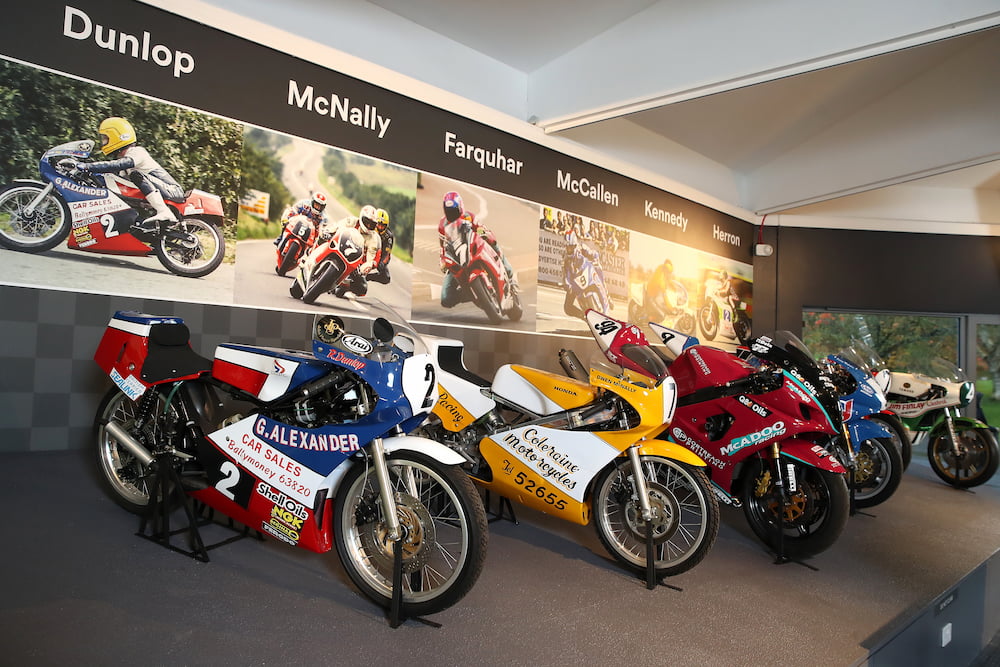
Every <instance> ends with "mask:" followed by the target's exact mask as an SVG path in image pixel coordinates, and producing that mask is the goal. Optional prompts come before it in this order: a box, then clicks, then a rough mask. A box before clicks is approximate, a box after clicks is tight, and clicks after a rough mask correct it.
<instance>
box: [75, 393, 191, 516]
mask: <svg viewBox="0 0 1000 667" xmlns="http://www.w3.org/2000/svg"><path fill="white" fill-rule="evenodd" d="M163 406H164V399H163V397H162V396H160V397H159V400H158V401H157V404H156V408H155V409H154V414H158V413H161V412H162V411H163ZM171 410H172V408H171ZM138 411H139V404H138V403H137V402H135V401H133V400H132V399H130V398H129V397H127V396H126V395H125V394H123V393H122V392H121V391H119V390H118V389H117V388H113V389H111V390H110V391H109V392H108V393H107V394H106V395H105V396H104V399H103V400H102V401H101V404H100V406H99V407H98V408H97V415H96V417H95V419H94V436H95V437H94V440H95V443H94V444H95V445H96V447H95V449H94V453H95V454H96V461H97V468H98V471H99V472H100V475H99V478H100V480H101V485H102V487H103V488H104V490H105V491H106V492H107V494H108V495H109V496H110V497H111V499H112V500H114V501H115V502H116V503H118V505H120V506H121V507H123V508H125V509H126V510H128V511H129V512H132V513H133V514H142V513H143V512H144V511H145V509H146V506H147V505H148V504H149V486H150V483H151V479H150V475H151V470H150V468H149V466H146V465H144V464H143V463H142V462H141V461H140V460H139V459H137V458H136V457H135V455H133V454H132V452H130V451H129V450H128V449H126V448H125V446H124V445H122V444H121V443H119V442H118V440H116V439H115V438H113V437H112V436H111V434H110V433H108V431H107V424H108V422H114V423H115V424H116V425H118V426H119V427H121V428H122V429H123V430H125V431H126V432H129V431H131V430H132V428H133V426H134V424H135V419H136V415H137V414H138ZM172 414H173V415H176V413H174V412H172ZM158 435H159V433H158V428H155V427H154V429H153V432H152V436H153V437H154V438H155V437H157V436H158Z"/></svg>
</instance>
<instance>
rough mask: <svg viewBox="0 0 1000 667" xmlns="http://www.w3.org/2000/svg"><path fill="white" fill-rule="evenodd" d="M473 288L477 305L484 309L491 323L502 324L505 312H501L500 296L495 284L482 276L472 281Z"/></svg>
mask: <svg viewBox="0 0 1000 667" xmlns="http://www.w3.org/2000/svg"><path fill="white" fill-rule="evenodd" d="M471 287H472V294H473V299H474V300H475V302H476V305H477V306H479V307H480V308H482V309H483V312H484V313H486V317H487V319H489V321H490V323H492V324H500V321H501V320H502V319H503V311H501V310H500V295H499V294H497V290H496V287H494V286H493V283H492V282H491V281H490V280H489V279H487V278H486V276H480V277H479V278H478V279H476V280H473V281H472V285H471Z"/></svg>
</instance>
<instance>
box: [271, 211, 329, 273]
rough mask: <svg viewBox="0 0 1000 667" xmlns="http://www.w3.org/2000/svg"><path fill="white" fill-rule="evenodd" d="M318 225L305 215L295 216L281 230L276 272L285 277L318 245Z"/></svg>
mask: <svg viewBox="0 0 1000 667" xmlns="http://www.w3.org/2000/svg"><path fill="white" fill-rule="evenodd" d="M318 235H319V232H318V231H316V225H314V224H313V223H312V220H310V219H309V218H307V217H306V216H304V215H296V216H293V217H292V218H291V219H289V220H288V222H286V223H285V227H284V229H282V230H281V237H280V238H279V239H278V244H277V255H278V257H277V260H276V261H275V265H274V272H275V273H277V274H278V275H279V276H283V275H285V274H286V273H288V272H289V271H291V270H292V267H294V266H295V265H296V264H298V263H299V260H300V259H302V258H303V257H305V255H306V253H308V252H309V251H310V250H312V247H313V246H314V245H316V237H317V236H318Z"/></svg>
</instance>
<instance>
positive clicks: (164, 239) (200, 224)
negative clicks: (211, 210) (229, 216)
mask: <svg viewBox="0 0 1000 667" xmlns="http://www.w3.org/2000/svg"><path fill="white" fill-rule="evenodd" d="M153 249H154V250H155V251H156V257H157V259H159V260H160V263H161V264H163V266H165V267H166V268H167V270H168V271H170V272H171V273H176V274H177V275H179V276H184V277H186V278H201V277H202V276H207V275H208V274H210V273H211V272H212V271H215V270H216V269H217V268H219V265H220V264H222V259H223V257H225V254H226V241H225V239H223V238H222V230H221V229H219V225H217V224H215V223H214V222H209V221H207V220H202V219H200V218H184V219H183V220H181V221H180V222H175V223H169V224H166V225H163V227H162V233H161V235H160V237H159V238H157V239H156V243H155V244H154V245H153Z"/></svg>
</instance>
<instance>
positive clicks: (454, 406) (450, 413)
mask: <svg viewBox="0 0 1000 667" xmlns="http://www.w3.org/2000/svg"><path fill="white" fill-rule="evenodd" d="M431 412H433V413H434V414H435V415H437V416H438V418H440V419H441V425H442V426H444V427H445V428H446V429H447V430H449V431H455V432H457V431H461V430H462V429H463V428H465V427H466V426H468V425H469V424H471V423H472V422H474V421H476V418H475V417H473V416H472V415H471V414H470V413H469V411H468V410H466V409H465V408H464V407H462V404H461V403H459V402H458V400H457V399H456V397H454V396H452V395H451V394H449V393H448V392H447V391H445V389H444V387H442V386H441V385H440V384H439V385H438V401H437V403H435V404H434V409H433V410H431Z"/></svg>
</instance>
